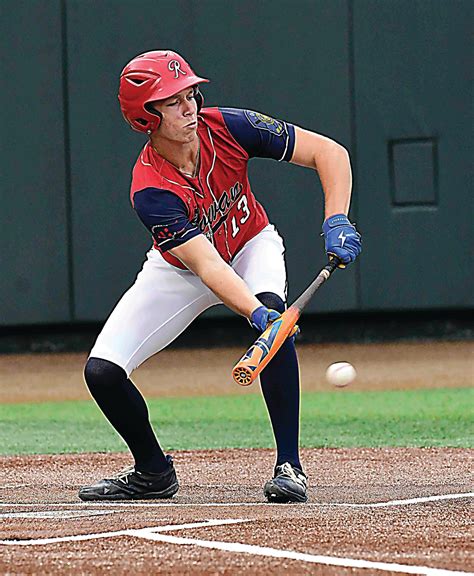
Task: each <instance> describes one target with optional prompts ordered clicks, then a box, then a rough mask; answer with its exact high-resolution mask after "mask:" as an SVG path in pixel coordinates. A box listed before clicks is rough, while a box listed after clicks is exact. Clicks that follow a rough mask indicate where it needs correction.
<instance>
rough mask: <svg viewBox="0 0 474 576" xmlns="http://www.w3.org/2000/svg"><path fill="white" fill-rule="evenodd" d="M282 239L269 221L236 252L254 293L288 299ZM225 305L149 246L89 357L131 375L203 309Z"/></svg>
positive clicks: (237, 263) (235, 264)
mask: <svg viewBox="0 0 474 576" xmlns="http://www.w3.org/2000/svg"><path fill="white" fill-rule="evenodd" d="M284 252H285V248H284V245H283V240H282V239H281V237H280V236H279V234H278V232H277V231H276V229H275V228H274V226H273V225H271V224H269V225H268V226H267V227H266V228H264V229H263V230H262V231H261V232H260V233H259V234H257V235H256V236H255V237H254V238H252V239H251V240H249V241H248V242H247V243H246V244H245V245H244V246H243V248H242V249H241V250H240V251H239V252H238V253H237V254H236V255H235V257H234V259H233V261H232V263H231V266H232V268H233V269H234V270H235V272H236V273H237V274H238V275H239V276H240V277H241V278H243V280H244V281H245V282H246V284H247V285H248V287H249V288H250V290H251V291H252V293H253V294H260V293H261V292H274V293H275V294H277V295H278V296H280V298H282V299H283V300H286V268H285V260H284ZM216 304H221V301H220V300H219V298H217V296H216V295H215V294H214V293H213V292H211V290H209V288H208V287H207V286H206V285H205V284H203V282H202V281H201V279H200V278H199V277H198V276H196V275H195V274H194V273H193V272H190V271H189V270H180V269H179V268H176V267H175V266H172V265H171V264H169V263H168V262H166V260H164V259H163V257H162V256H161V254H160V252H159V251H158V250H155V249H151V250H150V251H149V252H148V254H147V259H146V261H145V263H144V264H143V268H142V270H141V271H140V273H139V274H138V276H137V278H136V280H135V283H134V284H133V285H132V286H131V288H129V290H128V291H127V292H125V294H124V295H123V296H122V298H121V299H120V301H119V302H118V304H117V306H116V307H115V309H114V310H113V311H112V313H111V315H110V316H109V318H108V319H107V322H106V323H105V325H104V327H103V329H102V331H101V333H100V334H99V336H98V338H97V340H96V343H95V345H94V347H93V348H92V350H91V352H90V356H92V357H94V358H102V359H104V360H109V361H110V362H113V363H114V364H117V365H119V366H121V367H122V368H123V369H124V370H125V372H126V373H127V376H130V374H131V373H132V372H133V370H134V369H135V368H137V367H138V366H140V364H142V363H143V362H144V361H145V360H147V359H148V358H150V356H153V355H154V354H156V353H157V352H159V351H160V350H163V348H165V347H166V346H168V344H170V343H171V342H172V341H173V340H174V339H175V338H177V336H179V335H180V334H181V332H183V331H184V330H185V329H186V327H187V326H189V324H191V322H192V321H193V320H194V319H195V318H197V317H198V316H199V315H200V314H201V313H202V312H204V310H206V309H207V308H210V307H211V306H215V305H216Z"/></svg>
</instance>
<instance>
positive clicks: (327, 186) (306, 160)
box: [291, 126, 352, 218]
mask: <svg viewBox="0 0 474 576" xmlns="http://www.w3.org/2000/svg"><path fill="white" fill-rule="evenodd" d="M291 162H292V163H293V164H298V165H299V166H305V167H307V168H312V169H313V170H316V172H317V173H318V175H319V179H320V180H321V184H322V186H323V191H324V200H325V202H324V205H325V218H328V217H329V216H332V215H333V214H347V213H348V211H349V205H350V201H351V191H352V170H351V162H350V158H349V154H348V152H347V150H346V149H345V148H344V147H343V146H341V145H340V144H338V143H337V142H335V141H334V140H331V139H330V138H327V137H326V136H323V135H322V134H317V133H316V132H310V131H309V130H304V129H303V128H299V127H298V126H296V127H295V149H294V151H293V156H292V158H291Z"/></svg>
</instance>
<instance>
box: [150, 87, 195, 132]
mask: <svg viewBox="0 0 474 576" xmlns="http://www.w3.org/2000/svg"><path fill="white" fill-rule="evenodd" d="M153 107H154V108H155V110H157V111H158V112H160V113H161V115H162V120H161V123H160V126H159V127H158V130H157V131H156V134H157V135H158V136H159V137H160V138H166V139H168V140H174V141H176V142H182V143H186V142H192V141H193V140H194V139H195V138H196V133H197V103H196V98H195V96H194V89H193V88H186V89H185V90H182V91H181V92H179V93H178V94H176V95H175V96H172V97H171V98H167V99H166V100H161V101H159V102H154V104H153Z"/></svg>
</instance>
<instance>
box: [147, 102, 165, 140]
mask: <svg viewBox="0 0 474 576" xmlns="http://www.w3.org/2000/svg"><path fill="white" fill-rule="evenodd" d="M143 107H144V108H145V110H146V111H147V112H148V113H149V114H153V115H154V116H158V120H157V122H156V127H155V128H154V130H156V129H157V128H158V126H159V125H160V124H161V121H162V120H163V114H162V113H161V112H158V110H156V109H155V108H154V107H153V102H146V103H145V105H144V106H143ZM147 132H148V134H151V132H152V130H147Z"/></svg>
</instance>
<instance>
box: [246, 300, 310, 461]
mask: <svg viewBox="0 0 474 576" xmlns="http://www.w3.org/2000/svg"><path fill="white" fill-rule="evenodd" d="M257 298H258V299H259V300H260V302H262V304H263V305H264V306H267V308H272V309H273V310H277V311H278V312H284V310H285V304H284V302H283V300H282V299H281V298H280V297H279V296H277V295H276V294H273V293H271V292H264V293H262V294H257ZM260 383H261V386H262V392H263V397H264V399H265V403H266V405H267V410H268V414H269V416H270V420H271V423H272V428H273V434H274V436H275V442H276V445H277V462H276V464H277V466H278V465H280V464H283V463H284V462H289V463H290V464H292V465H293V466H295V467H297V468H299V469H300V470H301V469H302V467H301V463H300V459H299V453H298V444H299V412H300V378H299V368H298V358H297V355H296V349H295V345H294V342H293V341H292V340H291V339H289V340H287V341H286V342H285V343H284V344H283V346H282V347H281V348H280V350H279V351H278V352H277V354H276V355H275V356H274V358H273V359H272V361H271V362H270V363H269V364H268V365H267V367H266V368H265V369H264V370H263V372H262V373H261V374H260Z"/></svg>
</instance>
